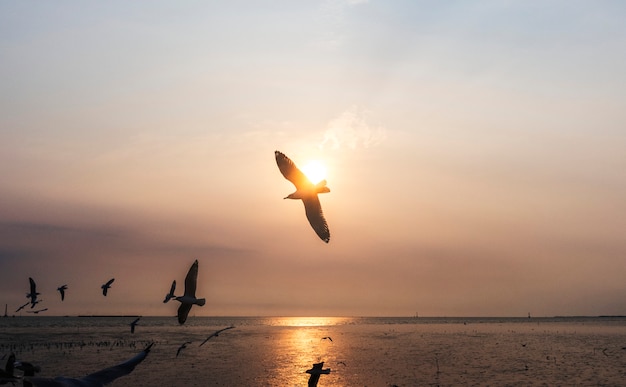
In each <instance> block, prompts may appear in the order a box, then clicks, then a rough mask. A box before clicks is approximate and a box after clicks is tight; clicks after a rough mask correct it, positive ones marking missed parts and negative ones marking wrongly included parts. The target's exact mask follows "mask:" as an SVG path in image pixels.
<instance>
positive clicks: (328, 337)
mask: <svg viewBox="0 0 626 387" xmlns="http://www.w3.org/2000/svg"><path fill="white" fill-rule="evenodd" d="M321 340H330V342H331V343H332V341H333V338H332V337H330V336H326V337H322V338H321Z"/></svg>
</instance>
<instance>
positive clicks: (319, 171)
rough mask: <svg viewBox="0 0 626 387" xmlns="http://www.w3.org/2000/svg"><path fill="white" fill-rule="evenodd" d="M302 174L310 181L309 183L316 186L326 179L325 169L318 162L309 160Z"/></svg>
mask: <svg viewBox="0 0 626 387" xmlns="http://www.w3.org/2000/svg"><path fill="white" fill-rule="evenodd" d="M302 172H303V173H304V174H305V175H306V177H308V178H309V180H311V183H313V184H317V183H319V182H320V181H322V180H324V179H325V178H326V167H325V166H324V164H322V163H321V162H320V161H317V160H311V161H309V162H308V163H307V164H306V165H305V166H304V167H302Z"/></svg>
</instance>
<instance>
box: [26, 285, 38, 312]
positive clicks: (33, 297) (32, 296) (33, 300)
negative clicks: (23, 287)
mask: <svg viewBox="0 0 626 387" xmlns="http://www.w3.org/2000/svg"><path fill="white" fill-rule="evenodd" d="M28 281H29V282H30V293H26V297H28V298H30V303H31V304H32V305H31V308H33V307H34V306H35V305H36V304H37V296H38V295H40V294H41V293H37V284H35V280H33V279H32V278H31V277H28Z"/></svg>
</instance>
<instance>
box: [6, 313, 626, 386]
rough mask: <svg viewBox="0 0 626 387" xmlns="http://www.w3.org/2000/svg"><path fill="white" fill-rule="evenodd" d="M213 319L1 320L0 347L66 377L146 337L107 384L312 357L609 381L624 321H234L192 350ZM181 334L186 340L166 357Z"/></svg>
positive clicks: (222, 374) (278, 372)
mask: <svg viewBox="0 0 626 387" xmlns="http://www.w3.org/2000/svg"><path fill="white" fill-rule="evenodd" d="M128 320H129V321H132V319H131V318H129V319H128ZM154 321H157V320H154ZM158 321H160V320H158ZM220 322H221V321H220ZM223 322H224V324H221V325H210V324H208V325H190V326H177V325H173V324H172V325H167V324H154V325H151V318H144V319H142V323H143V324H144V325H140V326H138V327H137V331H136V333H135V334H134V335H132V334H130V328H129V327H127V326H126V321H125V320H124V321H120V322H119V323H116V324H109V325H107V324H103V326H80V327H71V326H64V325H63V324H61V325H63V326H44V327H41V326H39V327H36V326H31V327H29V326H20V325H19V324H18V325H15V326H14V325H11V324H8V323H3V324H2V325H1V327H2V332H0V356H2V355H3V354H5V353H8V352H10V351H14V352H15V353H16V355H17V357H18V359H19V360H25V361H30V362H33V363H36V364H38V365H40V366H41V368H42V372H41V373H40V374H39V375H38V376H42V377H53V376H58V375H64V376H71V377H78V376H83V375H85V374H88V373H91V372H94V371H97V370H99V369H101V368H105V367H108V366H111V365H114V364H116V363H118V362H121V361H124V360H126V359H128V358H130V357H132V356H134V355H135V354H136V353H138V352H139V351H140V350H141V349H142V348H143V347H144V346H145V345H146V344H147V343H149V342H152V341H154V342H156V344H155V346H154V348H153V350H152V352H151V353H150V355H149V356H148V358H147V359H146V360H145V361H144V362H143V363H142V364H140V365H139V366H138V367H137V368H136V369H135V371H134V372H133V373H132V374H131V375H129V376H126V377H123V378H121V379H118V380H117V381H116V382H114V383H113V386H155V385H164V386H170V385H171V386H306V384H307V380H308V377H309V375H308V374H306V373H305V371H306V370H307V369H309V368H311V366H312V364H313V363H316V362H320V361H324V362H325V364H324V368H327V367H328V368H331V373H330V374H329V375H322V376H321V378H320V382H319V384H318V385H319V386H392V385H397V386H474V385H476V386H479V385H480V386H485V385H491V386H520V385H523V386H555V385H568V386H573V385H579V386H596V385H602V386H620V385H624V381H625V380H626V349H625V348H626V323H625V321H624V320H620V321H617V322H615V321H611V320H609V321H607V322H604V323H603V322H595V321H591V322H585V321H583V322H580V321H576V322H541V321H538V322H534V321H528V322H525V321H524V322H502V323H494V322H487V323H484V322H469V323H461V322H453V323H450V322H445V323H429V324H393V323H384V324H372V323H368V324H350V323H348V324H339V325H322V326H306V325H304V326H287V325H258V324H250V325H246V324H243V325H239V326H237V328H236V329H232V330H228V331H225V332H223V333H221V334H220V336H219V337H214V338H212V339H211V340H209V341H208V342H207V343H206V344H205V345H204V346H202V347H199V344H200V343H201V342H202V341H203V340H204V339H205V338H206V337H207V336H208V335H209V334H211V333H212V332H213V331H215V330H217V329H220V328H223V327H225V326H228V325H230V322H229V321H227V320H224V321H223ZM235 325H237V324H235ZM326 336H330V337H331V338H332V340H333V341H332V342H331V341H330V340H322V337H326ZM185 341H192V344H189V345H188V347H187V348H186V349H184V350H183V351H182V352H181V354H180V356H179V357H178V358H177V357H176V351H177V349H178V347H179V346H180V345H181V344H182V343H183V342H185Z"/></svg>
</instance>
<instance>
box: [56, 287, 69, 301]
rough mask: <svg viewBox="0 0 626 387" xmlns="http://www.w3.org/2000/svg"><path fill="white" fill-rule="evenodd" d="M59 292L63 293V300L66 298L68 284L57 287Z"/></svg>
mask: <svg viewBox="0 0 626 387" xmlns="http://www.w3.org/2000/svg"><path fill="white" fill-rule="evenodd" d="M57 290H58V291H59V293H61V301H63V300H65V291H66V290H67V285H63V286H59V287H58V288H57Z"/></svg>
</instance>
